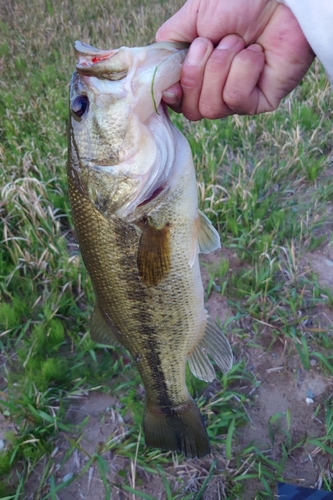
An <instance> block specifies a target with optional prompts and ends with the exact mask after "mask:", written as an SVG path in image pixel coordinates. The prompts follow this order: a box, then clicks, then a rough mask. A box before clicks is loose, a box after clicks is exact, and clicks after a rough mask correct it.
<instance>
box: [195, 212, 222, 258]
mask: <svg viewBox="0 0 333 500" xmlns="http://www.w3.org/2000/svg"><path fill="white" fill-rule="evenodd" d="M198 214H199V220H198V223H199V228H198V244H199V253H210V252H213V251H214V250H217V249H218V248H221V242H220V235H219V233H218V232H217V231H216V229H215V227H214V226H213V225H212V223H211V222H210V220H209V219H208V217H207V216H206V215H205V214H204V213H202V212H201V210H198Z"/></svg>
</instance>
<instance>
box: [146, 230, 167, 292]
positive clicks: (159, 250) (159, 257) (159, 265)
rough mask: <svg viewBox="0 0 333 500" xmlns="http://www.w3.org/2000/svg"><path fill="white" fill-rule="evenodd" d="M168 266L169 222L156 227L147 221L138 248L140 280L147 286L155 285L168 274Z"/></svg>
mask: <svg viewBox="0 0 333 500" xmlns="http://www.w3.org/2000/svg"><path fill="white" fill-rule="evenodd" d="M170 266H171V249H170V224H166V225H165V226H164V227H163V228H162V229H156V228H155V227H154V226H153V225H151V224H150V223H149V221H147V222H146V223H145V225H144V228H143V231H142V235H141V239H140V244H139V250H138V269H139V274H140V277H141V279H142V281H143V282H144V283H145V284H146V285H147V286H157V285H158V284H159V283H160V282H161V281H162V280H163V278H165V277H166V276H167V275H168V274H169V271H170Z"/></svg>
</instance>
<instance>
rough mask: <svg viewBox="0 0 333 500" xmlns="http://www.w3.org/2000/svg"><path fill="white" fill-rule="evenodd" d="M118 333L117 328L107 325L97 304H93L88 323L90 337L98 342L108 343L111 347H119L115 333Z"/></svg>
mask: <svg viewBox="0 0 333 500" xmlns="http://www.w3.org/2000/svg"><path fill="white" fill-rule="evenodd" d="M117 334H118V335H119V333H118V330H117V329H116V327H114V326H113V325H112V324H110V325H108V324H107V323H106V322H105V319H104V318H103V315H102V313H101V311H100V308H99V307H98V305H97V304H96V305H95V309H94V313H93V316H92V319H91V325H90V337H91V339H92V340H93V341H94V342H97V343H98V344H105V345H110V346H112V347H121V343H120V342H119V341H118V340H117V338H116V335H117Z"/></svg>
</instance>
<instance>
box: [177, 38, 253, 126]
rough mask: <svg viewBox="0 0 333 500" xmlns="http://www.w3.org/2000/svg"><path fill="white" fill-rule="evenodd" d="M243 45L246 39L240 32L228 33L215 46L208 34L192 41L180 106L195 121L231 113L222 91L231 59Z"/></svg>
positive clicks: (182, 78) (184, 66) (185, 69)
mask: <svg viewBox="0 0 333 500" xmlns="http://www.w3.org/2000/svg"><path fill="white" fill-rule="evenodd" d="M195 44H196V45H195ZM199 44H200V45H199ZM194 45H195V47H194ZM192 48H194V50H193V51H192ZM243 48H244V41H243V39H242V38H241V37H240V36H238V35H227V36H226V37H225V38H223V39H222V40H221V42H220V43H219V45H218V46H217V47H216V48H215V49H213V45H212V43H211V42H210V41H209V40H207V39H205V38H197V39H196V40H195V41H194V42H193V43H192V45H191V47H190V50H189V53H188V56H187V57H186V59H185V61H184V64H183V70H182V76H181V86H182V90H183V99H182V105H181V110H182V112H183V113H184V115H185V116H186V118H188V119H189V120H193V121H195V120H200V119H201V118H203V117H205V118H211V119H214V118H219V117H222V116H228V115H230V114H231V111H230V110H229V109H228V107H227V106H226V105H225V103H224V102H223V99H222V92H223V87H224V85H225V82H226V80H227V77H228V73H229V69H230V66H231V64H232V60H233V58H234V57H235V56H236V54H237V53H238V52H240V51H241V50H242V49H243ZM204 49H205V51H204Z"/></svg>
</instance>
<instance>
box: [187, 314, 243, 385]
mask: <svg viewBox="0 0 333 500" xmlns="http://www.w3.org/2000/svg"><path fill="white" fill-rule="evenodd" d="M208 355H209V356H210V357H211V358H212V359H213V360H214V361H215V362H216V364H217V365H218V367H219V368H220V370H221V371H222V372H223V373H227V372H228V371H229V370H230V368H231V367H232V363H233V355H232V351H231V347H230V344H229V342H228V340H227V339H226V337H225V336H224V334H223V333H222V331H221V330H220V328H219V327H218V326H217V325H216V324H215V323H213V321H212V320H211V319H210V318H208V320H207V325H206V330H205V333H204V336H203V337H202V338H201V339H200V340H199V342H198V343H197V345H196V346H195V347H194V349H193V351H192V352H191V353H190V354H189V357H188V364H189V367H190V370H191V372H192V373H193V375H194V376H195V377H197V378H199V379H200V380H205V381H206V382H212V381H213V380H214V378H215V370H214V367H213V365H212V363H211V362H210V360H209V358H208Z"/></svg>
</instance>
